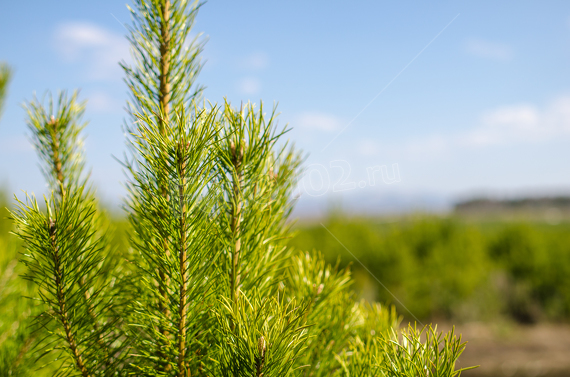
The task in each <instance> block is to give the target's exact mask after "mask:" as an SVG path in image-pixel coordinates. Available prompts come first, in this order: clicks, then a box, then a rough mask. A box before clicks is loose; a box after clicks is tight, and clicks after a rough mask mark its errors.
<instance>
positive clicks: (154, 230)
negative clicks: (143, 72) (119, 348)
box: [129, 107, 218, 376]
mask: <svg viewBox="0 0 570 377" xmlns="http://www.w3.org/2000/svg"><path fill="white" fill-rule="evenodd" d="M216 114H217V111H216V109H213V110H208V111H206V110H203V109H199V108H197V107H194V108H193V109H192V112H191V115H188V116H187V115H186V114H185V112H184V111H183V110H180V112H179V113H174V115H173V118H171V120H170V121H168V122H167V121H166V120H165V119H159V118H158V117H143V116H140V120H139V122H138V123H137V125H138V128H137V133H136V134H134V135H133V136H134V137H135V138H134V139H133V143H134V144H133V148H134V149H135V150H136V155H135V157H136V158H137V160H135V162H134V163H133V164H132V165H131V166H130V167H129V172H130V174H131V175H132V181H131V183H130V184H129V189H130V192H131V194H130V199H129V206H130V212H131V214H130V220H131V224H132V225H133V229H134V231H135V235H136V237H134V238H133V246H134V247H135V249H136V250H137V251H138V252H139V253H140V255H141V258H140V267H141V270H140V275H141V279H140V280H141V282H142V283H143V285H142V286H141V296H142V297H145V296H146V297H145V299H144V300H141V301H140V302H137V303H136V306H135V310H136V312H137V316H136V317H135V318H133V320H134V321H136V322H135V323H133V325H136V326H137V328H138V329H140V330H142V334H141V338H140V340H139V341H138V343H139V347H140V349H139V353H140V356H139V357H140V362H137V363H135V364H136V367H137V368H138V369H139V370H143V371H147V372H145V373H154V372H150V371H151V370H153V369H154V367H153V364H154V363H155V362H157V363H158V366H159V367H160V368H162V370H168V371H170V372H172V373H175V374H176V375H177V376H186V375H188V374H189V373H190V371H191V370H193V369H195V370H198V369H199V368H201V363H202V357H204V355H205V354H206V349H205V348H204V346H203V342H204V339H205V337H206V336H207V333H208V331H207V328H208V326H209V325H208V324H209V319H208V317H209V316H208V315H207V312H206V306H205V305H207V304H208V302H209V301H210V296H211V295H212V294H213V289H212V286H211V285H212V284H213V283H214V271H213V269H214V265H215V263H216V259H217V252H216V250H215V249H214V247H213V246H214V245H215V242H214V237H215V234H216V233H217V231H216V230H215V229H214V227H215V226H216V221H214V219H213V218H212V214H213V212H212V211H213V205H214V202H215V201H214V198H215V197H214V194H215V192H216V190H215V189H214V188H213V187H212V170H213V163H214V160H213V158H214V155H213V153H212V151H213V150H214V147H213V143H214V141H215V137H216V135H217V132H218V130H217V125H216V122H217V120H216ZM157 118H158V120H157ZM161 122H165V124H166V125H167V128H166V130H167V132H166V134H163V132H162V128H161ZM164 152H166V155H165V153H164ZM134 166H137V168H136V169H135V168H134ZM161 177H166V178H167V182H169V184H168V185H167V188H168V196H169V198H171V199H170V200H169V201H168V202H166V201H165V200H164V197H163V196H161V195H160V192H161V190H162V188H161V184H160V182H161V181H160V179H161ZM158 213H162V216H157V214H158ZM168 232H170V233H168ZM163 234H170V237H169V238H168V240H169V244H168V248H169V250H172V251H174V253H173V254H166V253H163V252H162V250H163V249H162V248H161V246H162V235H163ZM161 274H162V275H161ZM162 276H165V277H166V279H162ZM158 287H162V288H161V289H158ZM163 292H168V296H167V297H168V301H166V302H165V304H166V305H167V306H166V308H167V310H168V313H170V314H169V315H168V316H167V315H165V312H164V311H163V310H162V309H163V308H162V307H161V306H160V305H158V304H157V305H156V306H152V305H151V306H149V305H148V303H149V302H151V303H152V302H157V303H158V302H160V297H162V294H163ZM156 323H158V324H160V326H159V327H156ZM165 332H166V333H167V334H168V335H167V336H165V335H164V333H165ZM171 337H173V339H171ZM148 345H152V348H150V349H149V348H148ZM159 351H160V353H161V354H165V355H168V356H169V359H168V360H164V359H162V360H161V359H157V358H156V355H157V352H159ZM198 353H199V354H200V355H201V357H200V358H197V357H195V356H196V354H198Z"/></svg>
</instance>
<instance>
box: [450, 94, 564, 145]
mask: <svg viewBox="0 0 570 377" xmlns="http://www.w3.org/2000/svg"><path fill="white" fill-rule="evenodd" d="M568 136H570V97H559V98H557V99H555V100H553V101H552V102H551V103H549V104H548V105H546V106H545V107H544V108H542V109H541V108H539V107H537V106H534V105H530V104H520V105H514V106H504V107H500V108H497V109H495V110H492V111H488V112H486V113H484V114H483V116H482V117H481V125H480V126H479V127H477V128H476V129H474V130H472V131H470V132H468V133H467V134H466V135H464V136H463V137H462V138H461V139H462V141H463V142H464V143H465V144H468V145H481V146H485V145H491V144H511V143H519V142H525V143H529V142H530V143H532V142H540V141H548V140H552V139H554V138H559V137H568Z"/></svg>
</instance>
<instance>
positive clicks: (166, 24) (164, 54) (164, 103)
mask: <svg viewBox="0 0 570 377" xmlns="http://www.w3.org/2000/svg"><path fill="white" fill-rule="evenodd" d="M160 11H161V13H162V18H161V22H160V77H159V81H160V88H159V90H160V93H159V101H160V110H162V112H163V113H164V118H165V119H166V120H168V116H169V113H170V95H171V93H170V49H171V47H170V38H171V36H170V32H171V30H170V28H171V26H172V25H171V20H170V0H165V1H163V2H162V4H161V6H160ZM160 127H161V133H162V134H163V135H164V133H165V132H166V124H164V122H163V121H161V123H160Z"/></svg>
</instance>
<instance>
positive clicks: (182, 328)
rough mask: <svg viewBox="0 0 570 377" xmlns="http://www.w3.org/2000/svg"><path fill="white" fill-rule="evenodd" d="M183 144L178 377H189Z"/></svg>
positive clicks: (180, 160)
mask: <svg viewBox="0 0 570 377" xmlns="http://www.w3.org/2000/svg"><path fill="white" fill-rule="evenodd" d="M182 144H183V143H179V144H178V166H177V170H178V174H179V182H178V202H179V203H178V204H179V206H180V219H179V227H180V228H179V231H180V236H179V237H180V238H179V250H178V253H179V262H180V276H181V279H182V281H181V284H180V303H179V308H178V310H179V313H178V314H179V318H180V321H179V323H178V377H185V376H190V370H188V371H187V374H185V373H184V372H185V369H186V366H185V362H184V359H185V356H186V355H185V353H186V305H187V303H186V299H187V298H186V289H187V280H188V269H187V265H186V212H187V208H186V200H185V198H184V194H185V193H184V191H185V188H186V161H185V151H184V149H186V146H185V145H184V146H182Z"/></svg>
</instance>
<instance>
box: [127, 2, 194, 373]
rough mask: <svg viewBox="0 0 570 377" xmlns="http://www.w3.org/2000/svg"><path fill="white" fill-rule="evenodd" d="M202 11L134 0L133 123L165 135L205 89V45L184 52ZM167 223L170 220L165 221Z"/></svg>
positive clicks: (164, 181)
mask: <svg viewBox="0 0 570 377" xmlns="http://www.w3.org/2000/svg"><path fill="white" fill-rule="evenodd" d="M198 8H199V5H198V3H197V2H192V3H191V2H188V1H174V2H171V1H170V0H159V1H147V0H135V1H134V9H132V8H129V9H130V11H131V14H132V18H133V26H132V27H130V29H129V30H130V36H129V41H130V42H131V47H132V53H133V58H134V60H135V63H136V66H135V68H131V67H129V66H127V65H126V64H125V63H122V64H121V65H122V67H123V69H124V70H125V73H126V75H127V78H126V81H127V84H128V85H129V88H130V89H131V94H132V101H131V102H129V103H128V109H129V112H130V114H131V118H132V119H133V121H134V122H136V121H138V119H137V116H136V114H140V115H143V116H144V115H145V114H146V115H151V114H155V115H156V116H158V118H159V130H160V134H161V136H162V137H165V136H166V135H167V134H168V133H169V130H168V122H169V119H170V117H171V116H172V114H171V112H172V109H173V108H174V107H176V108H179V109H180V108H184V107H186V106H188V105H189V104H190V101H191V100H192V99H194V98H195V97H196V96H198V95H199V94H200V93H201V91H202V90H203V89H202V88H201V87H197V86H196V84H195V78H196V76H197V74H198V72H199V71H200V69H201V64H200V62H199V61H198V54H199V53H200V52H201V50H202V44H201V43H199V42H197V41H196V40H194V41H192V42H191V43H190V45H189V48H187V49H185V50H184V49H183V48H182V46H184V45H185V44H186V42H187V37H188V34H189V32H190V30H191V28H192V26H193V24H194V17H195V15H196V13H197V11H198ZM129 128H130V127H128V129H129ZM167 157H168V153H167V151H163V152H162V158H163V159H166V158H167ZM158 184H159V189H160V193H159V195H161V196H162V198H163V199H164V201H165V202H169V201H170V199H171V198H170V193H169V188H168V184H169V183H168V177H167V176H163V175H159V177H158ZM158 215H159V216H161V217H163V216H164V212H163V211H159V212H158ZM162 220H163V221H166V219H165V218H163V219H162ZM161 239H162V245H161V248H162V250H161V251H160V253H161V254H163V255H164V256H165V257H166V258H168V257H169V256H170V253H171V250H170V248H169V245H170V243H171V240H170V239H169V234H168V232H165V233H164V234H162V235H161ZM158 275H159V280H160V282H159V284H158V285H159V291H160V296H161V297H160V299H159V303H158V305H159V308H160V310H161V312H162V314H163V317H164V318H165V320H166V321H169V318H170V317H171V313H170V312H169V309H168V306H169V305H168V300H169V292H168V290H167V288H166V287H168V286H170V281H169V280H168V279H169V278H168V276H167V273H166V271H163V270H159V272H158ZM160 326H161V330H160V332H161V337H162V338H163V339H165V341H167V339H168V338H169V337H170V335H169V333H168V331H167V329H166V327H165V326H164V325H160ZM158 357H159V358H160V359H162V360H165V361H166V365H168V361H167V359H168V355H166V354H164V353H162V351H160V349H159V352H158ZM165 368H167V369H168V368H169V367H168V366H165Z"/></svg>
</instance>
